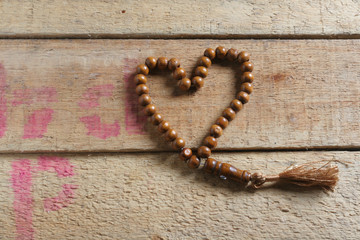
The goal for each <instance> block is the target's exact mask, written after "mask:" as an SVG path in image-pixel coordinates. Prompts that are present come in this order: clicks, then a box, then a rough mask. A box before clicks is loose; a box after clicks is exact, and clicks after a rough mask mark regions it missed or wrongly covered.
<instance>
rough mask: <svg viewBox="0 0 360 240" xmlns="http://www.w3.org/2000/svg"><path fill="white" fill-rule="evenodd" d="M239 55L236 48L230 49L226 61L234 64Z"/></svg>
mask: <svg viewBox="0 0 360 240" xmlns="http://www.w3.org/2000/svg"><path fill="white" fill-rule="evenodd" d="M238 55H239V51H238V50H236V49H234V48H230V49H229V50H228V51H227V53H226V59H227V60H229V61H231V62H233V61H235V60H237V57H238Z"/></svg>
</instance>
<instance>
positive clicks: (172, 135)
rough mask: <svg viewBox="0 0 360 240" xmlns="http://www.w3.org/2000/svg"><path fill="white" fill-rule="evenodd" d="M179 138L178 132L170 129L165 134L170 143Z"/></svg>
mask: <svg viewBox="0 0 360 240" xmlns="http://www.w3.org/2000/svg"><path fill="white" fill-rule="evenodd" d="M176 138H177V132H176V131H175V130H174V129H171V128H170V129H169V130H167V132H166V133H165V139H166V141H168V142H171V141H174V140H175V139H176Z"/></svg>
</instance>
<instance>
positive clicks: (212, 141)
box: [204, 136, 217, 149]
mask: <svg viewBox="0 0 360 240" xmlns="http://www.w3.org/2000/svg"><path fill="white" fill-rule="evenodd" d="M204 145H205V146H207V147H209V148H210V149H213V148H216V146H217V140H216V138H214V137H213V136H207V137H206V138H205V139H204Z"/></svg>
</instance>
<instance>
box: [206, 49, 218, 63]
mask: <svg viewBox="0 0 360 240" xmlns="http://www.w3.org/2000/svg"><path fill="white" fill-rule="evenodd" d="M204 56H205V57H208V58H210V60H214V59H215V57H216V52H215V50H214V49H212V48H208V49H206V50H205V52H204Z"/></svg>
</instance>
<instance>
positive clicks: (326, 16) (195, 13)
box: [0, 0, 360, 38]
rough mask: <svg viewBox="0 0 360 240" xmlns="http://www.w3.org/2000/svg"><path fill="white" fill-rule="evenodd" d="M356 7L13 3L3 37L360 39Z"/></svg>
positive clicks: (3, 9) (8, 0) (5, 9)
mask: <svg viewBox="0 0 360 240" xmlns="http://www.w3.org/2000/svg"><path fill="white" fill-rule="evenodd" d="M359 8H360V3H359V2H358V1H351V0H342V1H332V0H316V1H310V0H306V1H300V0H296V1H292V0H286V1H254V0H252V1H224V0H223V1H211V2H209V1H206V0H200V1H196V2H194V1H189V0H186V1H175V2H174V1H165V0H153V1H151V2H145V1H106V0H100V1H87V0H77V1H61V2H59V1H50V0H40V1H35V2H34V1H29V0H27V1H13V0H4V1H1V3H0V14H1V16H2V21H0V37H85V38H88V37H117V38H118V37H125V38H127V37H140V38H154V37H161V38H164V37H211V38H213V37H232V38H236V37H249V36H252V37H269V36H272V37H301V36H307V37H311V36H315V37H319V36H320V37H321V36H322V37H324V36H325V37H334V35H340V36H345V37H346V36H349V37H351V36H353V37H358V36H359V32H360V17H359V13H358V9H359Z"/></svg>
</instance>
